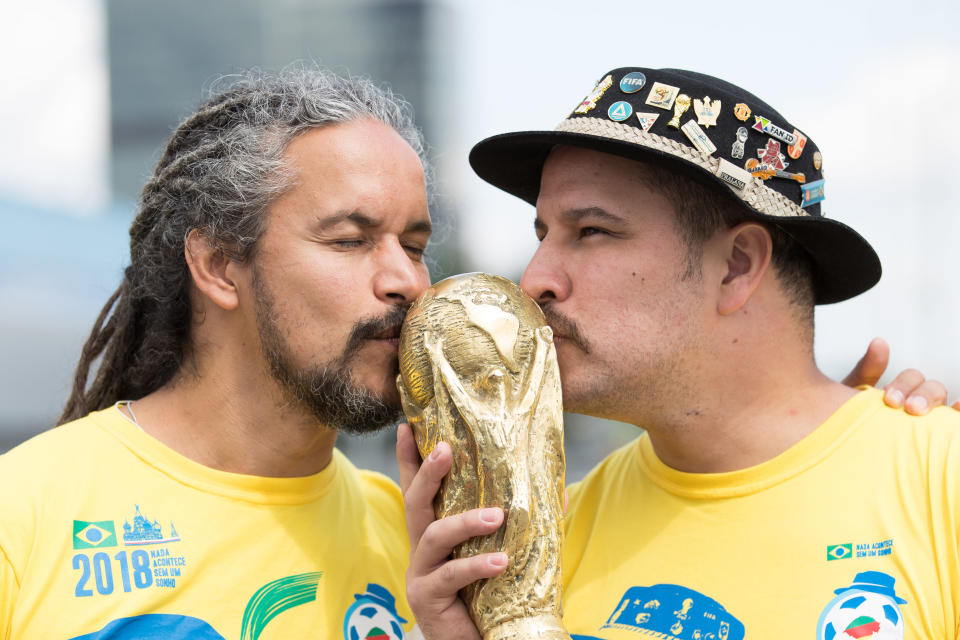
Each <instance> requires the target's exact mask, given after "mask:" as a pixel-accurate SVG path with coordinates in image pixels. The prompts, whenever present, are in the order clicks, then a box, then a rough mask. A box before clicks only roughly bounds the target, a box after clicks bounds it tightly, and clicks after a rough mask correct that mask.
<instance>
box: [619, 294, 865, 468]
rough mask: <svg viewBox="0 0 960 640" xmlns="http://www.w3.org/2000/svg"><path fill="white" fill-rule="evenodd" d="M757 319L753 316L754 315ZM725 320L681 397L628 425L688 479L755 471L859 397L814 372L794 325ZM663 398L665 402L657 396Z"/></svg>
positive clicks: (761, 320) (691, 372)
mask: <svg viewBox="0 0 960 640" xmlns="http://www.w3.org/2000/svg"><path fill="white" fill-rule="evenodd" d="M754 311H755V310H754ZM753 315H754V316H757V317H753V318H750V321H749V322H746V321H743V320H744V318H733V319H723V321H722V322H721V323H719V324H718V325H717V326H716V327H714V330H712V331H711V332H709V333H708V334H707V335H710V336H711V337H712V339H711V341H710V344H709V348H707V349H704V350H702V355H701V357H699V358H698V361H697V362H696V363H695V365H696V366H694V367H687V368H686V369H687V370H686V372H685V374H684V384H682V385H679V384H678V385H676V387H675V388H677V389H679V394H680V395H673V396H669V397H666V398H664V399H663V400H662V401H661V402H659V403H656V402H655V403H653V406H652V407H648V409H652V410H644V411H643V414H638V415H637V416H636V417H638V418H639V420H630V422H633V423H634V424H638V425H640V426H642V427H643V428H645V429H646V430H647V431H648V432H649V434H650V440H651V443H652V444H653V448H654V451H655V452H656V453H657V456H658V457H659V458H660V459H661V460H662V461H663V462H664V463H665V464H666V465H668V466H670V467H673V468H674V469H678V470H680V471H686V472H690V473H720V472H725V471H735V470H738V469H744V468H747V467H751V466H754V465H757V464H760V463H762V462H765V461H767V460H770V459H772V458H774V457H776V456H777V455H779V454H781V453H783V452H784V451H786V450H787V449H789V448H790V447H791V446H793V445H794V444H796V443H797V442H799V441H800V440H801V439H803V438H804V437H805V436H807V435H809V434H810V433H811V432H813V431H814V430H815V429H816V428H817V427H818V426H820V424H822V423H823V422H824V421H825V420H826V419H827V418H829V417H830V415H831V414H833V413H834V412H835V411H836V410H837V409H838V408H839V407H840V406H841V405H842V404H843V403H844V402H846V401H847V400H849V399H850V398H851V397H852V396H853V395H855V393H856V391H855V390H854V389H851V388H849V387H845V386H844V385H842V384H839V383H837V382H834V381H833V380H830V379H829V378H827V377H826V376H825V375H824V374H823V373H821V372H820V370H819V369H818V368H817V366H816V364H815V362H814V359H813V353H812V346H811V345H810V344H808V342H807V341H805V340H802V339H798V338H797V336H798V335H802V332H799V331H798V330H797V327H796V326H795V324H794V321H793V319H792V318H789V317H787V318H784V317H779V318H777V317H763V314H762V313H754V314H753ZM658 395H660V394H658Z"/></svg>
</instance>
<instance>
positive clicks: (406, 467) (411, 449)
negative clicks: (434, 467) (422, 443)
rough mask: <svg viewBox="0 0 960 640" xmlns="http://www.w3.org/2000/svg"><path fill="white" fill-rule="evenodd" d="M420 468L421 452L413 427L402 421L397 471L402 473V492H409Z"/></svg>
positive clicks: (398, 442) (398, 434)
mask: <svg viewBox="0 0 960 640" xmlns="http://www.w3.org/2000/svg"><path fill="white" fill-rule="evenodd" d="M419 470H420V452H419V451H417V442H416V440H414V438H413V429H411V428H410V425H408V424H407V423H406V422H401V423H400V426H398V427H397V471H398V473H399V474H400V491H401V492H403V493H406V492H407V489H408V488H409V487H410V484H411V483H412V482H413V478H414V477H415V476H416V475H417V471H419Z"/></svg>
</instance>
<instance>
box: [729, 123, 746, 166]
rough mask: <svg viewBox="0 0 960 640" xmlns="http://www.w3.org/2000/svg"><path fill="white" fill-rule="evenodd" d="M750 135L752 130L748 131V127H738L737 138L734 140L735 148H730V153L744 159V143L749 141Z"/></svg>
mask: <svg viewBox="0 0 960 640" xmlns="http://www.w3.org/2000/svg"><path fill="white" fill-rule="evenodd" d="M749 135H750V132H749V131H747V128H746V127H740V128H739V129H737V139H736V140H734V141H733V149H731V150H730V155H731V156H732V157H734V158H736V159H737V160H742V159H743V150H744V146H743V145H744V144H745V143H746V141H747V136H749Z"/></svg>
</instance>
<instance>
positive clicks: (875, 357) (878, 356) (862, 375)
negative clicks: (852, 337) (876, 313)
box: [843, 338, 890, 387]
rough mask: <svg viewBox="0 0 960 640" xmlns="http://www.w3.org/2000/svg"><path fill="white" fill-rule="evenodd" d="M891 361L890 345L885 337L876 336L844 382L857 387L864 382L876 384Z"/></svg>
mask: <svg viewBox="0 0 960 640" xmlns="http://www.w3.org/2000/svg"><path fill="white" fill-rule="evenodd" d="M889 361H890V345H888V344H887V341H886V340H884V339H883V338H874V339H873V340H872V341H871V342H870V345H869V346H868V347H867V352H866V353H864V354H863V357H862V358H860V361H859V362H858V363H857V364H856V366H855V367H854V368H853V370H852V371H851V372H850V373H848V374H847V377H846V378H844V379H843V384H845V385H847V386H848V387H856V386H859V385H862V384H868V385H875V384H877V381H878V380H879V379H880V376H882V375H883V372H884V371H886V370H887V363H888V362H889Z"/></svg>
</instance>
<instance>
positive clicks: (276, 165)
mask: <svg viewBox="0 0 960 640" xmlns="http://www.w3.org/2000/svg"><path fill="white" fill-rule="evenodd" d="M223 80H225V81H226V82H225V83H224V82H223ZM216 84H224V85H225V86H223V87H222V88H218V87H217V86H216ZM364 118H372V119H375V120H379V121H381V122H383V123H384V124H387V125H389V126H391V127H393V128H394V129H395V130H396V131H397V133H399V134H400V136H401V137H402V138H403V139H404V140H406V141H407V142H408V143H409V144H410V146H411V147H412V148H413V150H414V151H415V152H416V153H417V155H418V156H420V158H421V161H423V160H424V144H423V138H422V136H421V134H420V132H419V130H418V129H417V128H416V126H415V125H414V123H413V117H412V109H411V108H410V105H409V104H408V103H406V102H404V101H403V100H402V99H401V98H399V97H398V96H396V95H394V94H393V93H392V92H391V91H390V90H389V89H384V88H380V87H377V86H376V85H374V84H373V83H372V82H371V81H370V80H368V79H365V78H357V77H341V76H338V75H336V74H334V73H332V72H329V71H326V70H323V69H319V68H316V67H313V66H311V65H300V66H298V67H295V68H289V69H287V70H285V71H283V72H281V73H279V74H267V73H264V72H260V71H248V72H246V73H243V74H241V75H238V76H228V77H226V78H224V79H222V80H221V81H220V82H218V83H215V86H214V87H213V88H212V90H211V96H210V97H209V98H208V99H207V100H206V101H205V102H204V103H203V104H202V105H201V106H200V107H199V108H198V109H197V111H196V112H195V113H193V114H192V115H191V116H189V117H188V118H187V119H186V120H184V121H183V122H182V123H181V124H180V126H179V127H177V129H176V130H175V131H174V132H173V135H172V136H171V138H170V141H169V142H168V144H167V147H166V150H165V151H164V152H163V156H162V157H161V158H160V161H159V162H158V163H157V166H156V168H155V169H154V172H153V176H152V177H151V179H150V180H149V181H148V182H147V183H146V185H145V186H144V188H143V192H142V194H141V196H140V203H139V209H138V213H137V216H136V218H135V219H134V221H133V224H132V225H131V227H130V266H129V267H127V269H126V271H125V273H124V278H123V281H122V282H121V283H120V286H119V287H118V288H117V290H116V292H114V293H113V295H111V296H110V299H109V300H107V303H106V305H104V307H103V310H102V311H101V312H100V315H99V317H98V318H97V320H96V322H95V323H94V326H93V330H92V331H91V333H90V337H89V338H88V339H87V342H86V344H84V346H83V350H82V352H81V355H80V361H79V363H78V364H77V369H76V373H75V374H74V381H73V389H72V392H71V394H70V397H69V398H68V399H67V402H66V405H65V406H64V408H63V413H62V414H61V416H60V419H59V421H58V424H63V423H65V422H69V421H71V420H74V419H77V418H80V417H83V416H84V415H86V414H87V413H89V412H91V411H95V410H98V409H103V408H106V407H108V406H110V405H112V404H114V403H115V402H117V401H118V400H125V399H129V400H135V399H138V398H141V397H143V396H145V395H147V394H149V393H151V392H153V391H155V390H157V389H159V388H160V387H162V386H163V385H165V384H167V383H168V382H169V381H170V380H172V379H173V377H174V376H175V375H176V374H177V372H178V371H180V370H181V367H182V366H183V365H184V363H185V360H186V359H187V357H188V356H189V352H190V335H189V329H190V318H191V308H190V295H189V293H190V283H191V276H190V272H189V269H188V267H187V263H186V259H185V258H184V247H185V243H186V238H187V236H188V235H189V234H190V232H191V231H193V230H194V229H196V230H198V232H199V233H201V234H203V236H204V238H205V239H206V240H207V241H208V242H210V243H211V244H212V245H213V246H214V247H216V248H217V249H219V250H220V251H223V252H224V254H225V255H227V257H229V258H230V259H232V260H236V261H245V260H247V259H249V258H251V257H252V255H253V251H254V249H255V247H256V243H257V240H258V239H259V238H260V237H261V235H262V234H263V231H264V212H265V210H266V208H267V206H268V205H269V204H270V203H271V202H273V201H274V200H275V199H276V198H277V197H278V196H279V195H280V194H281V193H283V192H284V190H285V189H287V188H288V187H289V186H290V185H291V184H292V181H293V176H292V174H291V173H290V171H289V170H288V169H287V168H286V166H285V163H284V160H283V157H282V155H283V152H284V150H285V149H286V147H287V145H288V144H289V143H290V142H291V140H293V139H294V138H295V137H296V136H298V135H300V134H302V133H304V132H306V131H307V130H310V129H314V128H317V127H324V126H329V125H333V124H338V123H344V122H350V121H354V120H359V119H364ZM424 165H425V166H426V163H425V162H424ZM101 357H102V360H101V362H100V365H99V369H98V370H97V374H96V377H95V379H94V381H93V383H92V384H90V385H89V388H88V385H87V380H88V377H89V375H90V369H91V366H92V365H93V363H94V361H95V360H96V359H97V358H101Z"/></svg>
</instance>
